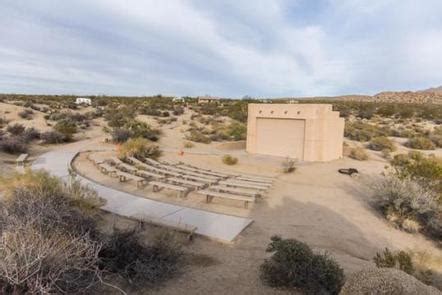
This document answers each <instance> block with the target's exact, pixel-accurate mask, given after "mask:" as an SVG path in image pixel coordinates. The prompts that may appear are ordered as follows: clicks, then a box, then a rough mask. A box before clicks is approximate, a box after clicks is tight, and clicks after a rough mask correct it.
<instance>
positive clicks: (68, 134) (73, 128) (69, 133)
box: [54, 119, 77, 141]
mask: <svg viewBox="0 0 442 295" xmlns="http://www.w3.org/2000/svg"><path fill="white" fill-rule="evenodd" d="M54 130H55V131H57V132H60V133H61V134H63V135H64V140H65V141H70V140H72V137H73V135H74V134H75V133H76V132H77V125H76V124H75V122H74V121H72V120H69V119H63V120H61V121H58V122H57V124H55V126H54Z"/></svg>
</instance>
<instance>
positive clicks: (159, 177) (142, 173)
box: [136, 170, 164, 180]
mask: <svg viewBox="0 0 442 295" xmlns="http://www.w3.org/2000/svg"><path fill="white" fill-rule="evenodd" d="M136 175H137V176H140V177H143V178H144V179H152V178H153V179H156V180H162V179H164V176H163V175H160V174H156V173H152V172H149V171H144V170H138V171H137V173H136Z"/></svg>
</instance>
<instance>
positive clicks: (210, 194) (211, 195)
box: [197, 190, 255, 208]
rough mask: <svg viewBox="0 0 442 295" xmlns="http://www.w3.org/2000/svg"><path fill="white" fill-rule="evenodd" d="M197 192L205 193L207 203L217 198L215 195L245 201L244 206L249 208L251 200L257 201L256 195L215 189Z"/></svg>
mask: <svg viewBox="0 0 442 295" xmlns="http://www.w3.org/2000/svg"><path fill="white" fill-rule="evenodd" d="M197 193H198V194H201V195H205V196H206V202H207V203H210V202H211V201H212V200H213V198H215V197H216V198H223V199H230V200H238V201H243V202H244V208H247V207H248V206H249V203H250V202H255V197H248V196H241V195H234V194H229V193H220V192H215V191H210V190H201V191H198V192H197Z"/></svg>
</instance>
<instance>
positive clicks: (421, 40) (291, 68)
mask: <svg viewBox="0 0 442 295" xmlns="http://www.w3.org/2000/svg"><path fill="white" fill-rule="evenodd" d="M297 1H298V2H297V3H301V2H302V1H306V0H297ZM327 1H328V2H327ZM293 3H294V2H292V1H283V0H279V1H270V0H269V1H265V0H259V1H233V0H229V1H210V2H209V1H202V0H194V1H179V0H168V1H154V0H146V1H141V0H138V1H137V0H127V1H122V0H95V1H86V0H79V1H75V2H71V1H54V0H42V1H38V3H37V2H28V1H24V0H16V1H11V0H5V2H3V3H2V4H0V87H1V89H2V91H4V92H35V91H39V92H41V91H43V92H48V93H50V92H56V93H64V92H71V93H72V92H78V93H85V92H92V93H108V94H128V95H142V94H156V93H160V92H161V93H171V94H173V93H174V94H182V95H185V94H190V95H197V94H205V93H210V94H215V95H225V96H241V95H243V94H250V95H257V96H290V95H300V96H305V95H334V94H341V93H350V92H352V93H354V92H365V93H375V92H377V91H380V90H384V89H398V88H399V89H407V88H409V87H411V88H419V87H420V88H424V87H427V86H429V85H437V83H442V74H441V73H442V71H441V67H442V61H441V60H442V58H441V57H440V52H441V49H442V43H441V41H439V40H442V38H440V37H441V29H442V22H441V20H440V18H438V17H437V11H438V10H437V9H436V8H442V5H441V4H438V2H436V0H434V1H433V0H429V1H428V4H427V5H426V6H424V5H420V6H416V5H415V3H416V2H414V1H411V0H404V1H398V0H388V1H380V0H376V1H369V2H367V1H362V0H357V1H350V0H341V1H338V0H326V1H323V2H318V3H322V6H321V5H319V4H317V3H316V2H315V3H313V2H305V3H307V4H308V5H313V6H312V7H311V8H310V10H311V11H314V12H315V13H316V12H317V16H318V17H315V18H312V19H311V20H310V21H309V22H308V24H307V23H306V24H302V22H297V20H298V19H302V18H305V17H306V15H307V14H304V11H303V10H302V9H301V8H300V9H297V8H296V7H297V6H296V5H295V6H293V5H292V4H293ZM326 4H327V5H326ZM314 5H317V6H314ZM432 6H434V7H432ZM293 7H295V8H293ZM311 11H310V12H311ZM319 16H320V17H319ZM438 81H439V82H438ZM426 83H428V84H426Z"/></svg>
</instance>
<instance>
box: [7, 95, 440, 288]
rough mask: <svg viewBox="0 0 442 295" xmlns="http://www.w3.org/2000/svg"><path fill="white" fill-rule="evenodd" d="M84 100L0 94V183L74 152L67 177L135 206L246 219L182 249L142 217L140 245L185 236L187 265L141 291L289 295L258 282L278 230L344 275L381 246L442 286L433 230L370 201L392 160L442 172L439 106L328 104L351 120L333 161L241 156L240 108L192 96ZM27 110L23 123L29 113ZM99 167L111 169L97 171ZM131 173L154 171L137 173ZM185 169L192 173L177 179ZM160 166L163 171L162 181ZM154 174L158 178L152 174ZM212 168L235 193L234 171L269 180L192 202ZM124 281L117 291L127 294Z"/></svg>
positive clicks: (107, 222)
mask: <svg viewBox="0 0 442 295" xmlns="http://www.w3.org/2000/svg"><path fill="white" fill-rule="evenodd" d="M91 100H92V105H90V106H88V105H81V104H80V105H76V104H75V98H74V97H67V98H65V97H63V98H58V97H53V96H42V97H34V96H18V95H17V96H15V95H14V96H11V95H4V96H2V102H1V105H2V108H1V114H0V117H1V118H2V119H1V120H2V122H3V125H2V126H3V128H2V129H3V131H2V141H1V144H0V146H1V147H2V150H3V151H2V152H1V158H0V159H1V161H2V174H3V177H4V178H5V179H7V178H8V177H9V176H10V175H12V174H13V173H14V171H15V170H17V169H19V171H23V168H22V167H18V168H17V167H16V165H17V164H16V161H15V160H16V158H17V156H18V155H19V154H23V153H27V154H29V158H28V160H27V161H26V167H28V166H29V167H31V166H32V163H33V161H34V160H36V159H37V162H38V158H39V156H40V155H42V154H45V153H48V152H59V153H63V152H65V151H66V152H67V151H74V150H75V151H77V150H78V151H80V153H79V154H78V156H76V157H75V159H74V160H73V162H72V169H73V171H74V173H75V174H77V175H81V176H82V177H85V178H87V179H88V180H90V181H92V182H93V183H97V184H100V185H103V186H105V187H109V188H112V189H114V190H116V191H122V192H125V193H129V194H131V195H132V196H135V197H136V198H140V199H145V200H154V201H156V202H160V203H162V204H168V205H174V206H180V207H183V208H193V209H197V210H201V211H204V212H213V213H216V214H221V215H223V216H235V217H241V218H247V219H250V220H252V223H250V224H249V225H247V226H246V227H245V228H244V229H242V230H240V231H239V232H238V235H237V236H236V237H235V238H234V239H233V240H232V241H222V240H220V239H217V238H211V237H210V233H208V234H207V235H208V236H207V235H206V234H202V235H200V234H198V230H196V236H195V237H193V235H192V240H191V241H188V240H186V239H187V238H186V236H187V237H188V233H189V228H188V227H185V228H184V227H183V225H181V226H180V225H175V226H172V227H170V224H169V223H168V224H162V223H161V222H158V221H157V220H153V221H149V220H148V219H149V217H145V218H144V217H143V218H142V219H141V220H142V221H143V222H145V223H146V224H145V225H144V226H143V229H142V230H138V231H137V236H139V237H141V239H146V240H145V242H148V241H149V239H152V232H155V231H158V230H159V229H161V228H166V229H167V228H169V230H170V231H172V232H175V235H176V237H177V239H179V240H180V241H181V242H180V243H182V245H181V246H182V251H183V253H185V254H183V255H184V256H186V258H185V259H183V260H184V262H181V263H182V266H180V267H182V269H180V271H179V274H178V275H177V276H176V278H172V279H169V280H166V281H165V282H164V283H161V284H160V285H158V286H155V287H153V288H152V287H149V289H150V290H149V292H152V293H158V294H175V293H176V292H178V291H184V292H186V293H197V294H204V293H207V292H215V293H219V294H223V293H225V292H224V288H225V286H227V285H235V288H236V291H237V292H238V293H239V294H250V293H253V294H273V293H274V294H284V293H291V292H292V291H291V290H290V289H285V288H276V289H275V288H272V287H269V286H268V285H267V284H265V282H263V281H262V279H260V278H261V277H262V276H260V265H261V264H263V262H264V261H265V260H266V259H268V257H269V256H268V254H266V248H267V244H268V243H269V241H270V238H271V237H272V236H274V235H278V236H281V237H283V238H292V239H296V240H299V241H302V242H303V243H306V244H307V245H308V246H309V247H311V248H312V249H313V250H314V251H315V252H317V253H328V254H329V255H330V256H331V257H333V259H335V261H336V263H338V265H339V266H340V267H341V268H342V269H343V271H344V274H345V277H346V278H348V277H350V278H351V277H352V275H353V274H358V273H359V272H361V271H365V270H367V269H373V268H376V265H377V263H376V260H374V258H375V257H376V255H380V254H381V253H383V251H384V250H385V249H389V250H390V251H393V252H392V253H395V251H403V253H407V255H408V256H407V257H409V258H410V259H411V261H412V263H413V265H414V266H413V269H414V275H415V276H416V277H417V278H418V279H419V280H421V281H423V282H424V283H425V284H430V285H432V286H434V287H435V288H440V287H441V286H442V285H441V284H442V283H441V282H442V281H441V277H440V274H441V272H442V269H441V267H442V264H441V261H442V256H441V255H442V253H441V251H440V238H439V237H438V236H437V232H436V231H435V230H432V231H431V233H430V232H429V231H427V230H426V229H425V225H424V224H420V223H419V221H417V219H415V218H413V217H411V216H414V215H410V213H407V214H406V215H404V216H400V215H392V214H393V213H382V211H379V208H378V207H376V205H373V203H374V202H375V201H376V200H375V199H374V198H375V194H374V192H373V187H372V186H373V182H376V181H377V182H379V181H382V180H380V178H383V177H385V178H387V176H388V175H390V173H392V172H391V171H392V170H394V169H399V166H398V165H399V164H396V163H395V161H399V159H400V158H401V157H405V156H407V155H409V153H419V155H421V156H419V157H422V158H423V159H428V161H431V162H428V163H427V164H426V165H427V166H428V165H429V163H433V162H432V161H434V165H436V166H435V167H434V168H428V167H427V169H436V170H434V171H435V172H433V173H440V172H437V171H440V165H441V164H440V163H441V162H440V157H441V156H442V149H441V142H440V138H441V133H440V127H439V126H440V123H441V121H440V118H442V116H441V111H442V108H441V105H438V104H434V105H432V106H431V109H432V111H433V114H429V113H427V112H426V111H425V110H426V109H427V108H429V106H428V105H426V104H422V105H419V104H408V103H404V104H397V103H391V102H387V103H380V102H370V103H368V102H347V101H335V100H330V101H327V103H329V104H332V105H333V108H334V109H335V110H338V111H340V112H341V116H343V117H345V131H344V133H345V139H344V142H343V150H344V152H343V154H344V155H343V157H342V158H340V159H336V160H332V161H325V162H307V161H299V160H297V159H289V158H285V157H277V156H268V155H259V154H251V153H247V152H246V150H245V146H246V143H245V139H246V136H247V127H246V118H247V104H248V102H247V101H237V100H216V101H213V102H210V103H202V102H198V99H193V98H187V99H185V100H184V102H174V101H173V98H171V97H151V98H126V99H124V98H123V99H122V98H112V97H94V98H92V99H91ZM305 102H307V103H310V101H305ZM278 103H281V101H278ZM302 103H304V101H302ZM311 103H317V101H315V100H312V101H311ZM115 110H118V111H117V112H116V111H115ZM23 114H27V115H25V117H24V118H23ZM134 114H136V115H135V116H134ZM27 116H28V117H27ZM430 116H431V117H430ZM20 126H22V127H20ZM71 126H74V127H75V128H70V127H71ZM17 130H19V131H17ZM20 130H21V131H20ZM31 130H32V132H31ZM30 133H35V134H36V135H35V136H33V137H32V139H27V138H26V134H30ZM53 138H55V139H56V140H53ZM140 139H142V140H140ZM11 144H12V147H10V146H9V145H11ZM17 147H18V148H17ZM139 153H143V155H146V156H147V157H151V158H153V159H155V160H149V162H145V163H144V164H139V165H141V166H139V165H136V163H138V162H139V160H136V159H135V160H134V161H136V162H131V161H127V160H126V159H130V158H131V156H134V157H138V159H141V160H142V159H143V156H141V157H140V155H141V154H139ZM129 154H130V155H131V156H128V155H129ZM410 155H412V154H410ZM226 158H228V159H226ZM112 159H114V160H112ZM119 159H121V160H123V161H124V162H126V163H125V164H122V165H123V166H122V167H123V168H122V167H121V166H119V165H118V163H119V162H121V160H119ZM115 161H117V162H115ZM143 161H144V160H143ZM150 161H154V162H156V163H158V165H159V166H156V165H155V163H154V164H153V166H149V165H150V164H149V163H150ZM101 163H109V164H110V165H109V164H106V165H107V166H100V165H102V164H101ZM121 163H123V162H121ZM431 165H433V164H431ZM437 165H439V166H437ZM126 166H127V167H126ZM143 166H145V169H147V170H145V169H142V167H143ZM103 167H107V168H106V169H103ZM112 167H119V168H117V170H115V171H117V175H119V174H118V171H119V170H118V169H120V170H122V171H125V172H124V175H126V174H129V175H126V176H127V177H129V179H124V180H122V179H121V177H120V178H118V177H115V176H112V171H113V169H115V168H112ZM124 167H126V169H128V170H125V169H124ZM131 167H132V168H133V169H134V171H136V170H137V169H138V171H139V172H140V171H142V170H143V171H145V173H148V175H144V176H143V173H141V174H138V173H136V172H133V171H132V170H131ZM167 167H169V168H170V169H172V170H168V171H169V172H168V173H171V175H168V174H167V171H166V170H167V169H168V168H167ZM186 167H187V168H186ZM190 167H193V168H195V169H197V170H185V169H190ZM437 167H439V168H437ZM346 168H353V169H357V171H358V173H357V174H355V175H351V176H349V175H345V174H341V173H339V172H338V170H339V169H346ZM24 169H27V168H24ZM140 169H142V170H140ZM162 169H166V170H164V171H165V173H166V174H163V173H162V172H161V171H163V170H162ZM173 169H175V170H173ZM176 169H178V170H176ZM180 169H181V170H180ZM437 169H439V170H437ZM107 170H109V171H107ZM157 170H158V171H157ZM164 171H163V172H164ZM172 171H178V172H183V175H179V173H178V175H177V176H176V177H178V180H175V181H178V183H177V182H175V181H172V179H175V178H176V177H175V174H174V173H175V172H172ZM191 171H196V173H195V172H191ZM205 171H207V172H206V173H208V174H204V172H205ZM209 171H211V172H209ZM389 171H390V172H389ZM109 172H111V173H109ZM157 172H158V173H160V174H158V175H157V176H156V174H155V173H157ZM184 172H186V173H184ZM149 173H151V174H152V175H150V174H149ZM187 173H189V175H187ZM210 173H212V174H213V175H218V174H219V175H220V177H221V180H219V179H215V181H216V182H219V183H221V184H222V185H221V188H222V187H224V191H225V192H229V190H228V189H229V186H228V185H227V184H224V183H223V181H224V182H229V181H232V182H234V181H238V182H241V180H236V179H237V178H238V177H241V176H242V177H246V178H251V179H253V178H255V180H254V181H255V182H248V184H250V183H251V184H255V185H256V186H257V188H259V187H260V186H261V184H259V183H263V184H264V183H265V182H268V183H271V185H269V186H268V187H266V188H265V189H262V190H257V188H254V189H250V188H249V189H248V188H242V187H236V188H235V187H233V192H235V194H236V195H241V194H245V193H247V195H248V196H252V195H253V196H254V197H253V200H255V201H251V202H246V203H243V202H242V201H243V199H241V200H239V199H229V198H225V197H215V198H213V199H212V200H211V202H210V203H209V202H207V200H206V198H205V195H204V194H201V193H200V191H201V190H203V189H202V188H201V189H200V188H199V186H198V181H200V182H203V181H204V180H207V183H208V185H209V187H208V188H207V186H206V185H204V187H206V189H205V190H211V191H214V190H212V187H213V188H217V189H221V188H219V187H220V186H219V185H218V184H212V183H211V182H210V180H212V179H211V178H210V177H211V176H213V175H212V174H210ZM418 173H419V172H418ZM134 174H137V175H138V177H139V176H140V175H141V176H143V177H145V178H143V180H145V182H144V181H143V182H142V184H141V185H137V184H138V180H137V178H134V180H131V178H130V177H131V176H130V175H134ZM184 175H187V176H188V177H190V178H186V177H185V176H184ZM382 175H384V176H382ZM166 176H167V177H166ZM224 176H225V177H224ZM150 177H154V179H152V178H150ZM156 177H158V178H157V179H155V178H156ZM182 177H184V178H182ZM192 177H194V178H195V179H194V178H192ZM204 177H207V179H206V178H204ZM213 177H215V176H213ZM426 177H435V180H434V181H435V182H434V181H432V182H431V183H435V190H437V186H439V187H440V181H441V178H440V174H436V175H431V174H428V176H426ZM180 179H181V181H184V182H180ZM185 179H187V180H185ZM223 179H224V180H223ZM230 179H232V180H230ZM267 180H268V181H267ZM122 181H123V182H122ZM152 181H154V182H155V181H159V182H160V184H161V183H169V184H172V183H175V185H176V184H180V185H181V186H182V187H187V188H188V189H190V191H187V190H186V195H185V196H184V197H183V196H179V192H178V195H177V191H176V190H175V189H174V188H173V187H172V188H170V187H167V186H166V187H165V188H164V189H162V190H159V191H158V189H157V190H155V189H154V188H153V185H152V183H154V182H152ZM186 181H187V182H186ZM250 181H251V180H250ZM244 182H245V181H244ZM149 183H151V184H149ZM203 184H204V183H203ZM240 184H242V182H241V183H240ZM258 184H259V185H258ZM246 187H247V186H246ZM252 187H253V186H252ZM230 189H232V187H230ZM226 190H227V191H226ZM216 196H217V195H216ZM121 201H122V202H124V200H121ZM108 202H109V201H108ZM140 204H141V203H140ZM245 205H247V206H245ZM105 211H107V213H104V212H103V213H99V215H101V218H100V219H101V221H100V224H101V225H100V227H102V228H103V230H104V231H106V228H107V230H109V226H111V224H113V225H112V226H113V227H114V228H119V229H121V230H128V229H130V228H137V226H138V225H137V224H138V222H139V221H137V218H138V220H140V218H141V217H139V216H138V217H137V216H130V217H131V218H127V217H128V216H124V215H125V213H122V214H123V216H121V215H120V216H119V215H118V214H113V213H112V212H109V210H108V209H105ZM384 214H386V215H384ZM151 217H152V216H151ZM215 231H216V230H215ZM205 235H206V236H205ZM143 237H144V238H143ZM401 253H402V252H401ZM378 266H379V265H378ZM409 273H410V274H413V273H411V272H409ZM423 273H426V275H423ZM408 279H411V277H409V278H408ZM121 284H122V285H120V286H124V288H127V287H128V286H130V284H129V285H127V286H126V284H127V283H124V282H121ZM344 288H345V287H344ZM416 288H424V287H423V285H422V286H420V287H416ZM425 288H426V287H425ZM109 289H112V288H109ZM141 290H142V289H138V290H137V291H136V292H141ZM422 290H423V289H422ZM435 290H436V289H433V291H431V292H436V291H435ZM113 291H116V290H115V289H112V292H113ZM299 291H301V290H299ZM427 291H428V290H427ZM427 291H426V292H427ZM117 292H118V291H117ZM428 292H430V291H428Z"/></svg>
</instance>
